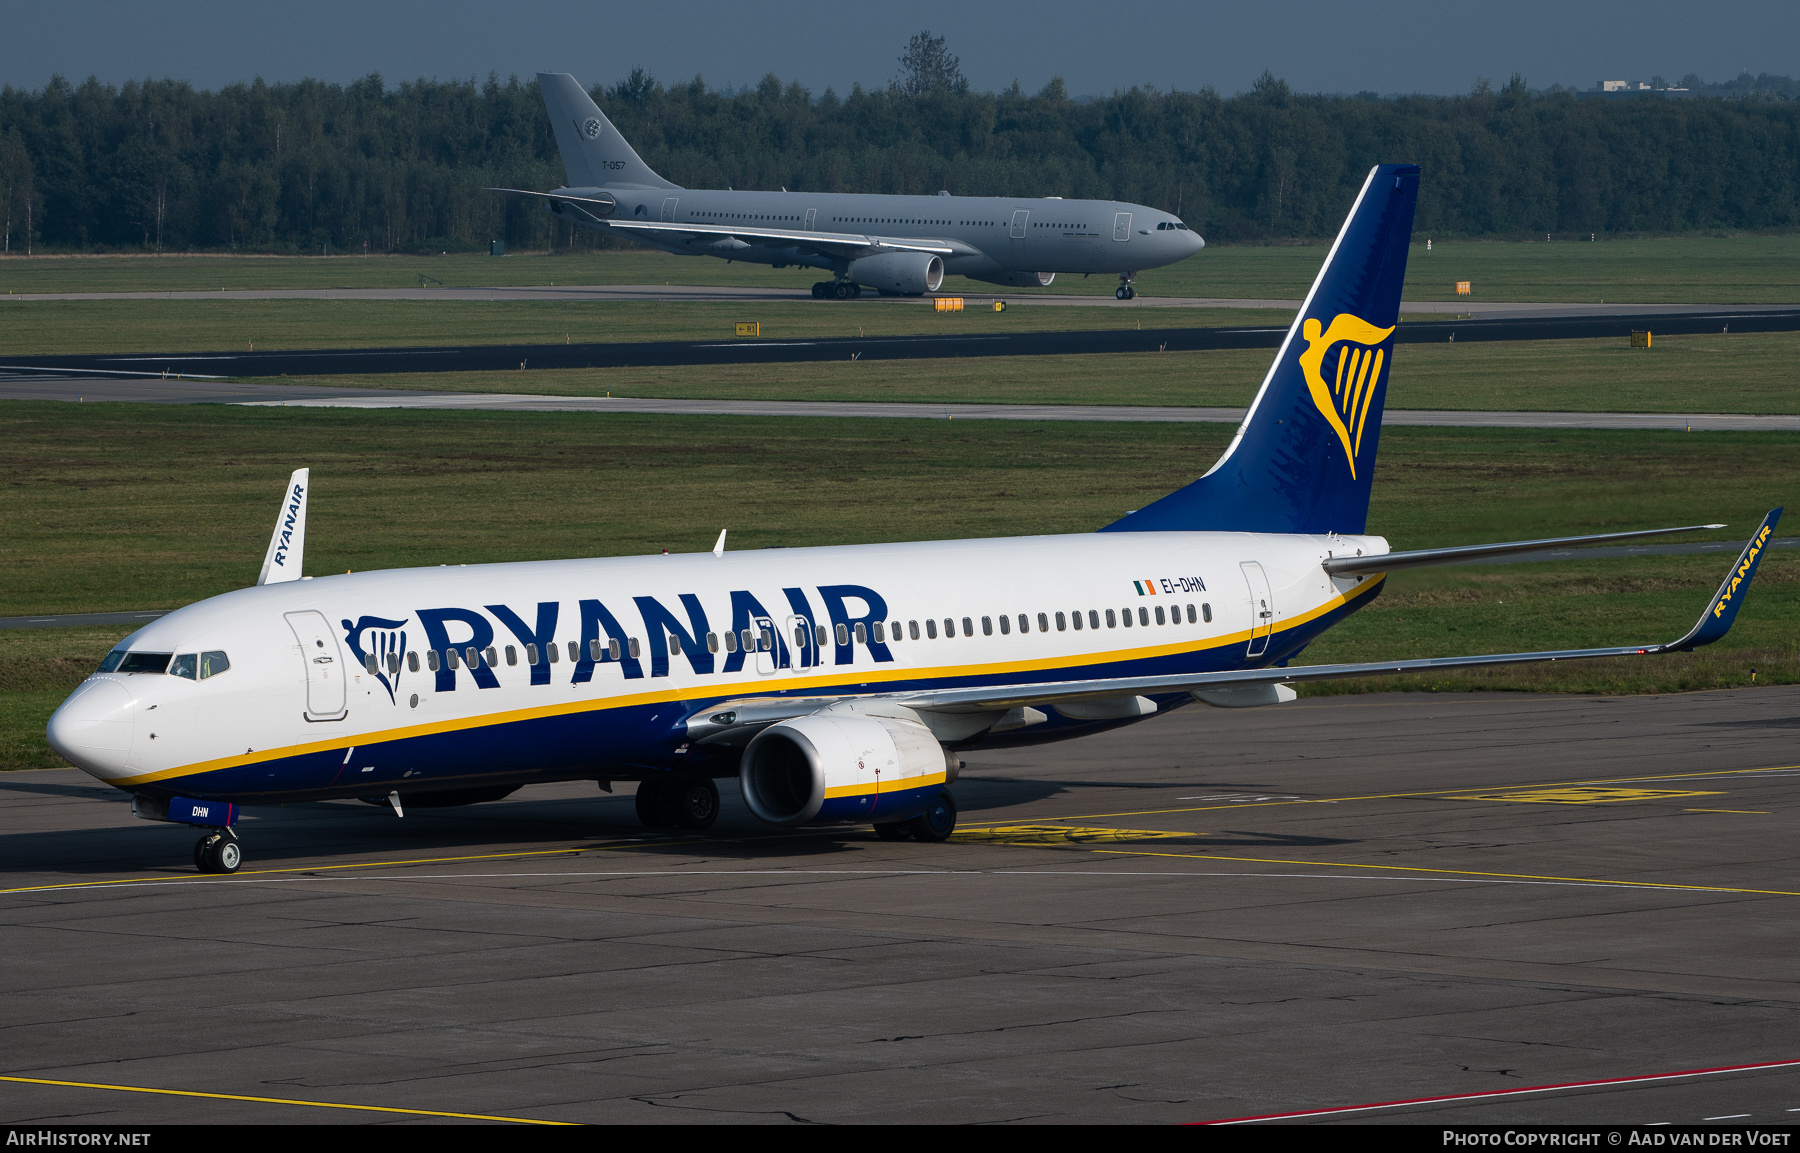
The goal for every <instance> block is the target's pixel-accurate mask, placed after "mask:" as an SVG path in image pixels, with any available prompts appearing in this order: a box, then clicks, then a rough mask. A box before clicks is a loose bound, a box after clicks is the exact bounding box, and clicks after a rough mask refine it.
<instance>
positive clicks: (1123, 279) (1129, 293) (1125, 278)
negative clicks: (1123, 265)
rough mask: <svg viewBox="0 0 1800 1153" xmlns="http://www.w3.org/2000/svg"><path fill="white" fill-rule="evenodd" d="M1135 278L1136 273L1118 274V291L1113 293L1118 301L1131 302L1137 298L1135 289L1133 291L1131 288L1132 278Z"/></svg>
mask: <svg viewBox="0 0 1800 1153" xmlns="http://www.w3.org/2000/svg"><path fill="white" fill-rule="evenodd" d="M1136 276H1137V273H1135V272H1121V273H1119V288H1118V291H1116V292H1114V293H1113V295H1114V296H1116V297H1118V298H1119V299H1120V300H1131V299H1132V298H1134V297H1135V296H1137V289H1135V288H1133V287H1132V286H1131V282H1132V280H1133V278H1135V277H1136Z"/></svg>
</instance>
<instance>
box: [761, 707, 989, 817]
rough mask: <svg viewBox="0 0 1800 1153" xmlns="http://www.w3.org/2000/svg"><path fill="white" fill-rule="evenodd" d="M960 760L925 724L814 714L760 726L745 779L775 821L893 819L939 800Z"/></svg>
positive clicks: (763, 811)
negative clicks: (949, 774)
mask: <svg viewBox="0 0 1800 1153" xmlns="http://www.w3.org/2000/svg"><path fill="white" fill-rule="evenodd" d="M953 763H954V760H953V758H951V757H950V756H949V755H948V754H946V753H945V752H944V747H943V746H942V745H940V744H938V740H937V738H936V737H935V736H933V735H932V733H931V730H930V729H928V728H926V727H925V726H924V725H921V724H916V723H914V722H912V721H902V720H894V719H891V718H888V717H868V716H853V715H830V714H822V713H815V714H813V715H811V716H805V717H796V718H794V719H793V720H789V721H782V722H781V723H780V724H777V725H771V726H770V727H768V728H766V729H764V730H763V731H762V732H760V733H758V734H757V735H756V738H755V739H754V740H752V741H751V742H750V744H749V747H747V748H746V749H745V750H744V759H743V762H742V765H741V767H740V768H739V770H738V783H739V785H740V786H741V787H742V789H743V794H744V803H745V804H747V805H748V806H749V807H750V811H751V812H752V813H755V814H756V815H757V816H758V817H760V818H761V819H762V820H765V821H767V822H769V823H770V824H772V825H788V826H793V825H841V824H863V823H869V822H890V823H891V822H896V821H903V820H906V819H907V818H909V817H913V816H916V815H918V814H919V813H921V812H923V811H924V810H925V809H926V807H927V806H929V805H930V804H931V803H932V802H933V801H934V800H936V799H937V796H938V793H939V792H940V791H942V788H943V784H944V781H945V778H946V775H947V770H948V767H949V766H950V765H951V764H953Z"/></svg>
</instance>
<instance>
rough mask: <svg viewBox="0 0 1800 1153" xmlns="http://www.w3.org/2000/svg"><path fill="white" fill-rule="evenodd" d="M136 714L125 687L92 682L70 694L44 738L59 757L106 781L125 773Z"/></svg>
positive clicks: (52, 720)
mask: <svg viewBox="0 0 1800 1153" xmlns="http://www.w3.org/2000/svg"><path fill="white" fill-rule="evenodd" d="M135 711H136V708H135V706H134V704H133V702H132V699H131V693H130V692H129V691H127V690H126V688H125V686H124V685H121V684H119V683H118V682H117V681H104V680H90V681H88V682H86V683H85V684H83V685H82V686H81V687H80V688H78V689H76V690H75V691H74V692H73V693H71V694H69V699H68V700H66V701H64V702H63V703H62V707H61V708H59V709H57V710H56V712H55V714H53V715H52V716H51V718H50V724H49V726H48V727H47V728H46V729H45V731H44V735H45V736H46V737H47V738H48V739H49V741H50V747H51V748H53V749H55V750H56V752H57V754H58V755H59V756H61V757H63V758H64V759H65V760H67V761H69V762H70V763H71V764H74V765H76V766H78V767H80V768H81V769H84V770H85V771H87V772H89V773H92V774H93V775H94V776H97V777H99V778H101V779H102V780H105V779H108V778H110V777H113V776H116V775H118V774H120V773H122V772H124V770H125V762H126V760H127V758H129V757H130V755H131V738H132V727H133V724H134V718H133V714H134V712H135Z"/></svg>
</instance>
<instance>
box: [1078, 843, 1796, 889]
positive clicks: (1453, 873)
mask: <svg viewBox="0 0 1800 1153" xmlns="http://www.w3.org/2000/svg"><path fill="white" fill-rule="evenodd" d="M1089 852H1093V853H1105V854H1107V855H1109V856H1118V857H1176V858H1180V859H1181V860H1188V861H1237V862H1240V863H1250V864H1256V865H1299V866H1303V867H1305V868H1309V869H1377V870H1380V871H1382V872H1390V873H1435V874H1438V875H1440V876H1449V877H1496V878H1501V879H1504V880H1509V881H1550V882H1555V883H1559V884H1565V885H1570V884H1579V885H1611V886H1614V887H1616V888H1621V889H1688V890H1693V891H1695V892H1701V893H1745V894H1748V895H1751V896H1757V897H1800V892H1790V891H1789V890H1787V889H1738V888H1733V887H1731V886H1729V885H1678V884H1675V883H1674V882H1672V881H1615V880H1612V879H1611V878H1608V877H1545V876H1538V875H1536V874H1534V873H1490V872H1485V871H1483V870H1481V869H1425V868H1420V867H1418V866H1414V865H1359V864H1356V863H1355V862H1352V861H1295V860H1286V859H1282V858H1278V857H1227V856H1223V855H1219V854H1215V853H1152V852H1146V851H1143V850H1135V849H1090V850H1089Z"/></svg>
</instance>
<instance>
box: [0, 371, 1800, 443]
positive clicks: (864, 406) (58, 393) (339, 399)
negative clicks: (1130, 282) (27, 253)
mask: <svg viewBox="0 0 1800 1153" xmlns="http://www.w3.org/2000/svg"><path fill="white" fill-rule="evenodd" d="M0 400H63V401H71V402H104V401H127V402H134V403H145V402H149V403H158V404H241V405H245V406H247V407H262V408H270V407H283V408H367V409H377V408H410V409H481V410H488V411H497V412H590V413H626V412H630V413H656V414H663V415H670V416H762V417H783V418H792V417H836V418H857V419H880V420H893V419H911V420H1075V421H1126V422H1138V421H1147V422H1163V421H1173V422H1178V423H1196V424H1237V423H1239V422H1240V421H1242V420H1243V418H1244V410H1243V409H1241V408H1214V407H1175V406H1168V405H1103V404H913V403H904V402H888V401H810V400H807V401H801V400H688V399H670V398H647V397H627V396H610V397H608V396H543V395H534V394H531V393H481V392H413V391H410V390H403V389H382V388H360V389H353V388H331V387H328V386H319V385H308V386H296V385H289V384H273V383H270V384H254V383H239V382H236V381H228V380H176V379H168V380H164V379H161V378H158V377H122V378H114V377H105V376H93V377H59V376H56V375H54V374H51V373H43V374H30V373H20V374H15V375H10V376H9V375H6V374H3V373H0ZM1381 423H1382V426H1383V427H1387V426H1396V427H1400V426H1418V427H1436V428H1614V429H1641V430H1664V431H1674V430H1682V431H1691V432H1795V431H1800V415H1791V414H1782V413H1776V414H1755V413H1717V412H1713V413H1705V412H1695V413H1665V412H1483V411H1476V410H1450V409H1441V410H1440V409H1388V410H1386V411H1385V412H1383V414H1382V420H1381Z"/></svg>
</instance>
